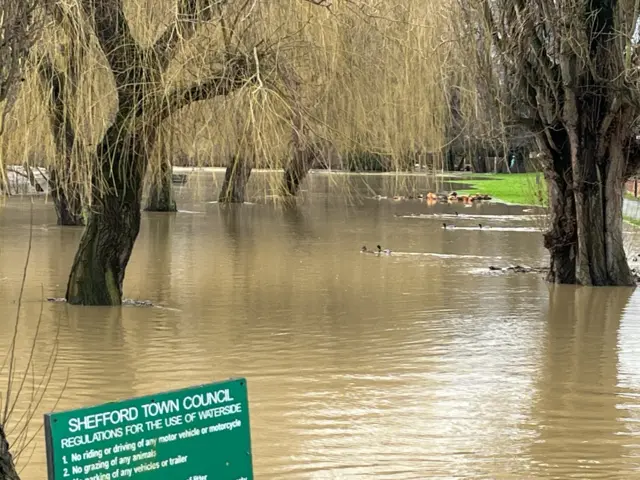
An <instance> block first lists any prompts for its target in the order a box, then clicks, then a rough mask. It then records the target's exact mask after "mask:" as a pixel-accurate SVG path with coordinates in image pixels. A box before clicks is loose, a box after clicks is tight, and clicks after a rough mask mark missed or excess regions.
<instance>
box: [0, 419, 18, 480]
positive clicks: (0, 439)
mask: <svg viewBox="0 0 640 480" xmlns="http://www.w3.org/2000/svg"><path fill="white" fill-rule="evenodd" d="M0 480H20V476H19V475H18V472H16V467H15V465H14V463H13V456H12V455H11V451H10V450H9V441H8V440H7V437H6V435H5V432H4V426H3V425H1V424H0Z"/></svg>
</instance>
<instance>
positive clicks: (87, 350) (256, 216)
mask: <svg viewBox="0 0 640 480" xmlns="http://www.w3.org/2000/svg"><path fill="white" fill-rule="evenodd" d="M363 178H364V177H358V178H357V179H355V180H353V181H351V183H350V188H349V189H347V188H346V187H345V185H344V184H342V183H340V182H338V183H335V184H334V183H332V182H333V181H332V180H331V179H328V178H327V176H326V175H312V176H311V177H310V179H309V187H308V190H309V191H308V192H306V193H305V196H304V199H303V201H302V202H301V204H300V206H299V207H298V208H295V209H283V208H281V207H277V206H275V205H273V204H271V203H264V202H262V203H260V202H257V203H254V204H245V205H240V206H235V207H232V208H223V207H222V206H220V205H218V204H216V203H210V202H214V201H215V200H216V198H217V196H216V195H214V193H215V192H214V191H213V189H212V188H211V186H210V185H209V183H211V181H210V178H209V179H208V180H206V179H205V180H204V187H202V191H201V195H200V196H199V197H197V198H194V196H193V195H192V192H191V193H189V192H187V188H186V187H185V188H184V189H182V190H179V191H178V199H177V200H178V202H179V203H178V204H179V208H180V209H181V210H182V212H179V213H178V214H176V215H163V214H144V215H143V225H142V230H141V233H140V237H139V239H138V242H137V244H136V247H135V250H134V254H133V258H132V261H131V263H130V266H129V269H128V270H127V276H126V280H125V296H126V297H129V298H135V299H141V300H150V301H152V302H154V303H155V304H157V305H160V306H161V307H163V308H135V307H123V308H121V309H104V308H69V307H68V306H66V305H64V304H51V303H45V304H44V310H43V313H42V315H43V316H42V318H43V320H42V326H41V335H42V336H43V338H44V340H43V342H42V344H41V345H40V346H39V348H38V349H37V350H36V360H37V369H40V370H42V369H43V368H44V363H45V362H46V359H47V355H48V347H49V346H50V344H51V343H52V342H51V340H50V339H51V338H52V337H53V336H54V334H55V331H56V328H57V326H58V325H59V327H60V332H59V352H58V356H57V364H56V369H55V373H54V375H53V378H52V383H51V386H50V388H49V391H48V394H47V396H46V398H45V401H44V402H43V404H42V405H41V406H40V407H39V412H44V411H47V410H49V409H51V408H52V407H53V405H54V404H55V402H56V399H57V397H58V396H59V395H60V391H61V389H62V388H63V385H64V383H65V381H66V376H67V372H68V375H69V378H68V383H67V384H66V388H65V390H64V392H62V397H61V399H60V401H59V403H58V405H57V408H58V409H70V408H77V407H81V406H86V405H91V404H95V403H102V402H106V401H111V400H118V399H123V398H127V397H132V396H138V395H143V394H149V393H154V392H158V391H164V390H169V389H176V388H180V387H186V386H190V385H194V384H198V383H204V382H209V381H212V380H219V379H225V378H229V377H234V376H244V377H246V378H247V380H248V387H249V401H250V409H251V422H252V441H253V445H254V467H255V474H256V478H260V479H276V478H290V479H296V480H297V479H329V478H339V479H342V478H344V479H351V478H363V479H365V478H367V479H368V478H379V479H402V480H405V479H407V480H408V479H421V480H423V479H429V478H514V479H523V478H544V479H552V478H576V479H586V478H619V479H630V478H636V477H638V476H639V475H640V472H639V470H638V464H639V463H640V447H639V446H638V441H637V435H638V434H639V433H640V428H639V427H638V425H639V424H638V420H639V417H638V414H637V412H638V407H639V406H640V401H639V400H638V399H639V398H640V374H639V372H640V370H639V365H640V324H639V323H638V322H637V319H638V315H639V314H640V296H639V294H638V293H637V292H634V291H633V290H630V289H625V288H616V289H612V288H601V289H597V290H596V289H588V288H580V289H575V288H572V287H555V288H553V287H550V286H548V285H546V284H545V283H544V282H543V281H542V279H541V278H540V277H539V276H538V275H536V274H506V275H505V274H492V272H490V271H489V270H488V268H487V267H488V266H489V265H498V266H506V265H509V264H515V263H519V264H527V265H535V266H537V265H543V264H545V262H546V258H547V256H546V252H545V251H544V249H543V247H542V239H541V233H540V228H541V226H542V225H543V223H544V217H540V216H538V215H539V212H536V211H528V209H523V208H522V207H517V206H504V205H494V204H479V205H474V206H472V207H468V208H466V207H464V206H462V205H456V206H451V205H434V206H428V205H427V204H426V203H425V202H420V201H408V202H394V201H393V200H390V199H389V200H375V199H373V198H363V196H364V195H366V196H370V197H373V196H374V195H375V194H380V195H386V196H393V195H397V194H400V193H398V190H397V189H398V185H399V183H398V182H401V181H402V182H406V179H395V178H394V177H390V176H387V177H385V176H368V177H366V182H365V181H364V180H363ZM412 181H413V182H414V184H413V186H412V185H410V184H407V183H403V184H402V185H403V186H404V187H406V188H407V189H408V190H410V189H415V191H425V190H426V189H427V188H429V185H428V182H427V180H424V179H421V178H419V179H417V180H412ZM365 183H366V184H365ZM189 188H191V189H192V188H195V187H193V186H191V187H189ZM431 188H432V189H434V190H435V188H433V186H431ZM447 188H448V187H447V186H446V185H445V186H444V187H443V186H439V187H438V189H447ZM254 190H255V192H254V193H256V192H259V190H260V188H257V187H256V188H255V189H254ZM346 190H351V191H354V192H355V193H354V195H353V196H352V197H349V198H347V199H346V200H345V198H344V194H343V193H344V191H346ZM336 192H337V193H336ZM340 192H342V194H341V193H340ZM489 193H490V192H489ZM256 195H257V193H256ZM29 205H30V203H29V201H28V200H24V199H23V200H20V199H10V200H9V201H7V203H6V204H5V205H4V206H3V207H2V208H0V322H2V328H3V331H5V332H10V331H11V330H12V328H13V319H14V318H15V309H16V304H15V301H16V299H17V297H18V292H19V289H20V279H21V274H22V269H23V268H24V258H25V255H26V250H27V244H28V237H29V208H30V207H29ZM525 210H527V211H525ZM456 212H457V213H458V215H456ZM443 223H447V224H454V225H455V227H456V228H453V229H443V228H442V224H443ZM478 223H482V225H483V227H488V228H482V229H480V228H478ZM34 224H35V227H34V230H33V250H32V257H31V264H30V266H29V270H28V278H27V286H26V293H25V302H26V303H25V305H24V306H23V312H24V315H23V324H22V331H21V332H22V333H21V335H20V337H19V344H20V351H21V354H22V356H23V357H26V355H27V352H28V351H29V347H30V343H29V342H30V339H31V338H32V335H33V333H34V331H35V328H36V325H37V320H38V315H39V312H40V309H41V307H42V305H41V302H40V300H41V298H42V297H43V296H44V297H60V296H63V295H64V289H65V285H66V280H67V275H68V273H69V268H70V265H71V262H72V259H73V255H74V253H75V249H76V246H77V242H78V240H79V238H80V235H81V233H82V232H81V230H80V229H74V228H70V229H67V228H65V229H62V228H59V227H56V226H55V214H54V212H53V208H52V207H51V206H50V205H43V204H42V201H41V200H37V201H36V203H35V205H34ZM378 244H380V245H381V246H382V248H390V249H391V250H392V254H391V255H390V256H376V255H365V254H361V253H359V250H360V248H361V246H362V245H366V246H367V247H369V248H375V246H376V245H378ZM9 337H10V335H9V334H5V335H3V336H2V340H1V342H2V345H3V347H4V346H5V345H6V344H7V343H8V341H9ZM21 408H23V409H24V406H23V407H21ZM40 420H41V416H40V415H38V416H37V417H36V419H35V422H34V425H33V426H32V430H33V432H35V431H36V428H37V426H38V425H36V423H38V422H40ZM9 432H10V433H11V429H10V430H9ZM36 438H37V442H36V443H35V444H34V445H35V451H34V452H31V451H27V452H26V453H25V454H23V455H22V456H21V457H20V458H19V460H20V462H19V463H20V464H21V465H22V466H24V470H23V472H22V474H23V480H30V479H43V478H46V461H45V456H44V443H43V441H42V439H43V434H42V433H38V435H37V437H36ZM31 453H33V454H32V455H31Z"/></svg>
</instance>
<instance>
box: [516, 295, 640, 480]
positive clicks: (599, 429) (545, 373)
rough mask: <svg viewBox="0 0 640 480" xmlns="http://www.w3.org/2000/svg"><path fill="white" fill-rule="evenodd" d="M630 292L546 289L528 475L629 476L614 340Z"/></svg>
mask: <svg viewBox="0 0 640 480" xmlns="http://www.w3.org/2000/svg"><path fill="white" fill-rule="evenodd" d="M633 291H634V290H633V289H628V288H573V287H566V286H555V287H552V288H551V289H550V299H549V310H548V312H547V315H546V328H547V332H546V340H545V343H544V348H543V355H542V357H541V360H542V362H541V368H540V372H539V375H538V380H537V382H536V383H537V387H536V394H535V396H534V398H535V404H534V406H533V409H532V420H533V426H532V427H533V431H534V432H535V433H536V441H535V442H533V443H532V444H531V447H530V448H529V453H528V454H529V455H530V456H531V460H532V461H531V469H532V470H531V472H532V474H535V475H537V476H540V477H544V478H605V477H606V478H629V476H628V475H629V474H628V473H622V472H630V471H633V470H634V469H635V466H634V464H635V463H636V461H635V460H632V458H631V456H630V455H629V454H630V453H631V452H629V451H628V448H627V446H626V445H625V441H624V437H623V436H622V435H623V432H624V431H625V430H626V425H625V421H624V418H621V416H622V417H625V416H628V412H627V413H625V412H624V410H622V411H621V410H620V409H619V405H618V404H619V402H620V400H621V398H620V396H619V395H620V394H621V393H622V391H621V390H620V389H619V388H618V386H617V380H618V336H619V328H620V322H621V318H622V316H623V312H624V310H625V307H626V306H627V304H628V302H629V299H630V297H631V295H632V294H633Z"/></svg>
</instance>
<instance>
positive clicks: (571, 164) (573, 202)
mask: <svg viewBox="0 0 640 480" xmlns="http://www.w3.org/2000/svg"><path fill="white" fill-rule="evenodd" d="M553 136H554V138H553V139H552V142H553V143H554V144H555V145H559V146H560V147H561V148H560V149H559V151H552V150H551V149H549V148H547V149H546V151H547V152H550V151H551V152H552V153H551V156H552V160H551V162H550V165H551V167H550V168H549V169H548V170H547V172H546V174H545V176H546V178H547V181H548V184H549V202H550V208H551V225H552V226H551V229H550V230H549V231H548V232H546V233H545V235H544V245H545V247H546V248H547V249H548V250H549V253H550V270H549V274H548V277H547V279H548V280H549V281H550V282H553V283H567V284H579V285H590V286H605V285H621V286H625V285H628V286H632V285H635V284H636V283H635V280H634V277H633V275H632V273H631V270H630V268H629V265H628V263H627V258H626V254H625V251H624V244H623V240H622V225H623V222H622V198H623V191H624V181H625V177H624V171H625V156H624V153H623V152H624V148H623V141H622V137H618V136H615V135H612V137H611V139H610V143H609V147H608V158H607V160H606V162H597V161H596V159H595V153H594V152H596V151H597V149H596V146H595V142H594V138H593V137H590V136H589V135H588V134H587V135H583V138H578V139H576V138H571V135H569V133H568V132H566V131H565V130H563V129H562V128H558V129H557V130H556V131H555V132H554V133H553ZM574 142H578V144H579V145H580V148H575V147H573V146H572V145H573V144H574ZM547 146H548V145H547ZM576 156H580V158H578V159H577V160H576ZM576 168H579V172H576Z"/></svg>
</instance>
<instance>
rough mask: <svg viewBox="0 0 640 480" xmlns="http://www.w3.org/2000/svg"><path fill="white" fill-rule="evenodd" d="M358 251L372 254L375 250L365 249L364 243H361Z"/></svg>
mask: <svg viewBox="0 0 640 480" xmlns="http://www.w3.org/2000/svg"><path fill="white" fill-rule="evenodd" d="M360 253H371V254H374V253H376V252H375V251H373V250H369V249H367V246H366V245H363V246H362V248H361V249H360Z"/></svg>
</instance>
